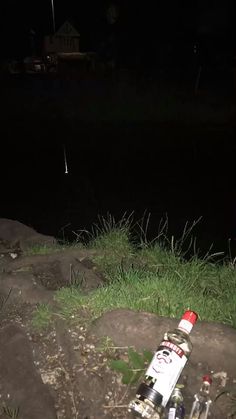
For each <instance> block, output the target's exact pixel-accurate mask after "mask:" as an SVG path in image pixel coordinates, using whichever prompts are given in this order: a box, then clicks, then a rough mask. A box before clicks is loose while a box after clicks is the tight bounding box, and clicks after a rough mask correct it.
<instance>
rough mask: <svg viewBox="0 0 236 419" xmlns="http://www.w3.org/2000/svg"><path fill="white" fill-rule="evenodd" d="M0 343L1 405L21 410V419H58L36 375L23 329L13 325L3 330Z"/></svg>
mask: <svg viewBox="0 0 236 419" xmlns="http://www.w3.org/2000/svg"><path fill="white" fill-rule="evenodd" d="M0 342H1V351H0V371H1V377H0V394H1V402H5V404H6V406H7V407H9V408H10V409H17V408H19V416H18V418H19V419H42V418H44V419H56V417H57V416H56V411H55V408H54V400H53V397H52V395H51V394H50V392H49V388H48V387H47V386H46V385H45V384H43V382H42V379H41V377H40V375H39V374H38V372H37V371H36V368H35V366H34V363H33V357H32V351H31V347H30V344H29V342H28V338H27V335H26V334H25V333H24V331H23V330H22V328H20V327H19V326H17V325H14V324H12V325H8V326H6V327H4V328H2V329H1V330H0ZM12 417H13V416H12Z"/></svg>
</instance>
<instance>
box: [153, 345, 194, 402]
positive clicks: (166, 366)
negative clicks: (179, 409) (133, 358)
mask: <svg viewBox="0 0 236 419" xmlns="http://www.w3.org/2000/svg"><path fill="white" fill-rule="evenodd" d="M186 362H187V357H186V356H185V354H184V351H183V350H182V349H181V348H180V347H179V346H177V345H175V344H174V343H172V342H169V341H163V342H162V343H161V344H160V346H159V348H158V350H157V352H156V353H155V355H154V357H153V359H152V361H151V363H150V365H149V367H148V369H147V371H146V376H148V377H152V378H153V379H154V380H153V382H154V385H153V389H154V390H156V391H157V392H158V393H160V394H161V395H162V397H163V399H162V405H163V406H164V407H165V406H166V404H167V402H168V400H169V398H170V396H171V393H172V391H173V390H174V387H175V385H176V383H177V381H178V379H179V376H180V374H181V372H182V370H183V368H184V366H185V364H186Z"/></svg>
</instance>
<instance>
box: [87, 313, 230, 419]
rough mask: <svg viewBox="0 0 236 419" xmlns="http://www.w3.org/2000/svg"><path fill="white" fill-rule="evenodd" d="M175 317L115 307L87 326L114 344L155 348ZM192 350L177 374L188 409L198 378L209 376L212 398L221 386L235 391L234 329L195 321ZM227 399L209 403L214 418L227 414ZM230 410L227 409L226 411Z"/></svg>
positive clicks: (95, 333)
mask: <svg viewBox="0 0 236 419" xmlns="http://www.w3.org/2000/svg"><path fill="white" fill-rule="evenodd" d="M178 322H179V320H178V319H173V318H172V319H171V318H166V317H159V316H156V315H154V314H150V313H144V312H135V311H131V310H126V309H117V310H113V311H110V312H106V313H105V314H104V315H103V316H101V317H100V318H99V319H97V320H96V321H95V322H94V323H93V325H92V326H91V329H90V332H91V333H92V334H94V335H95V336H96V337H103V336H108V337H109V338H111V339H112V341H113V343H114V344H115V345H116V346H127V347H130V346H133V347H134V348H135V350H137V351H139V352H141V351H142V350H143V349H147V350H151V351H153V352H154V351H155V350H156V348H157V346H158V344H159V343H160V342H161V340H162V337H163V335H164V332H165V331H167V330H171V329H173V328H175V327H176V326H177V325H178ZM191 341H192V343H193V351H192V354H191V356H190V359H189V361H188V363H187V365H186V366H185V368H184V371H183V372H182V375H181V380H182V383H184V384H185V385H186V388H185V390H184V397H185V401H186V407H187V410H190V407H191V403H192V400H193V395H194V393H195V392H197V391H198V390H199V388H200V384H201V377H202V376H203V375H204V374H206V373H210V374H211V375H212V376H213V385H212V397H213V398H215V397H216V396H217V395H218V394H219V393H220V392H221V391H222V390H225V388H228V387H229V388H231V389H233V391H234V392H236V386H235V383H236V357H235V348H236V330H235V329H233V328H232V327H229V326H227V325H224V324H219V323H214V322H206V321H198V322H197V324H196V325H195V326H194V328H193V330H192V332H191ZM229 404H230V403H229V399H227V398H226V399H224V401H223V399H221V398H219V399H218V401H217V402H216V403H214V404H213V406H212V414H213V417H214V419H218V418H219V419H220V418H222V417H227V415H226V411H229V410H230V407H229ZM229 413H230V412H229Z"/></svg>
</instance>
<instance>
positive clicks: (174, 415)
mask: <svg viewBox="0 0 236 419" xmlns="http://www.w3.org/2000/svg"><path fill="white" fill-rule="evenodd" d="M168 405H169V406H168ZM168 405H167V406H168V415H167V419H184V416H185V408H184V398H183V395H182V392H181V390H180V388H179V387H178V386H176V387H175V388H174V391H173V393H172V394H171V397H170V400H169V402H168Z"/></svg>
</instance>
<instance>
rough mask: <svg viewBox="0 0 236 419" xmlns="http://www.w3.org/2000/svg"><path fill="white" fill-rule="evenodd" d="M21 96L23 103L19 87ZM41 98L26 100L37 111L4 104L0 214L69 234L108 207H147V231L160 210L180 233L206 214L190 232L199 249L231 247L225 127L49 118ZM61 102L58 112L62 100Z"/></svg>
mask: <svg viewBox="0 0 236 419" xmlns="http://www.w3.org/2000/svg"><path fill="white" fill-rule="evenodd" d="M11 95H12V91H11ZM11 100H12V96H11ZM17 100H18V101H19V102H20V103H22V107H23V106H24V92H23V93H22V94H21V96H20V99H19V96H17ZM35 102H36V104H35ZM40 103H41V105H40V108H38V107H37V100H36V101H33V102H32V104H33V106H34V110H33V111H32V109H31V111H29V109H28V108H26V110H24V111H22V110H20V109H19V107H16V106H13V109H14V110H13V113H12V114H11V112H10V111H9V104H8V105H7V114H6V115H5V118H4V120H3V122H2V150H1V161H2V164H1V179H2V182H1V183H2V186H1V196H2V198H1V214H0V216H1V217H7V218H15V219H18V220H19V221H22V222H25V223H27V224H30V225H32V226H33V227H35V228H36V229H38V230H39V231H40V232H42V233H46V234H54V235H56V236H57V237H61V238H62V237H63V236H64V237H66V238H69V239H74V238H76V236H75V234H74V233H73V232H76V231H78V230H80V229H83V228H87V229H89V228H90V227H91V224H92V223H93V222H96V221H97V216H98V214H100V215H106V214H107V213H108V212H109V213H111V214H112V215H114V216H115V217H116V219H119V218H121V217H122V215H123V214H124V213H125V212H126V213H127V214H130V213H131V212H133V211H134V219H140V218H141V217H142V216H143V214H144V212H145V211H146V213H149V212H150V213H151V218H150V222H149V230H148V232H149V233H148V234H149V237H150V238H152V237H154V236H155V235H156V234H157V232H158V226H159V222H160V220H161V218H162V217H165V216H166V214H167V215H168V219H169V234H170V235H171V234H174V235H175V236H176V237H178V236H179V235H180V234H181V232H182V230H183V228H184V225H185V223H186V222H187V221H188V222H189V223H190V224H191V223H192V221H193V220H197V219H198V218H199V217H202V219H201V221H200V222H199V223H198V224H197V226H196V227H195V229H194V230H193V234H194V235H196V236H197V237H198V243H199V246H200V247H201V248H202V249H204V250H206V249H208V248H209V246H210V244H211V243H212V242H214V243H215V245H214V247H213V251H221V250H224V251H227V249H228V239H229V238H231V239H232V241H233V240H234V238H235V237H236V205H235V204H236V200H235V199H236V196H235V195H236V192H235V152H236V145H235V132H234V128H233V127H232V126H231V124H217V122H216V123H208V124H206V123H205V124H204V123H199V124H198V123H197V122H196V121H195V122H192V123H188V121H186V123H183V122H181V123H176V122H168V123H167V122H165V123H164V122H160V121H159V122H155V121H148V122H139V121H135V122H122V121H113V122H107V123H106V122H95V121H93V122H87V123H85V122H83V121H82V120H80V119H79V118H77V117H76V115H75V116H74V117H73V118H70V119H68V118H67V119H66V118H63V117H61V118H60V117H58V115H60V113H58V112H57V113H56V117H55V109H56V107H55V102H54V105H53V107H52V108H51V109H50V106H48V101H47V102H46V105H45V107H42V101H41V102H40ZM27 106H28V104H27ZM58 106H59V107H60V109H63V103H60V105H58ZM96 106H99V104H96ZM16 109H19V111H18V110H16ZM61 115H64V114H63V113H61ZM64 147H65V152H66V158H67V165H68V172H69V173H68V174H65V162H64Z"/></svg>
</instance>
